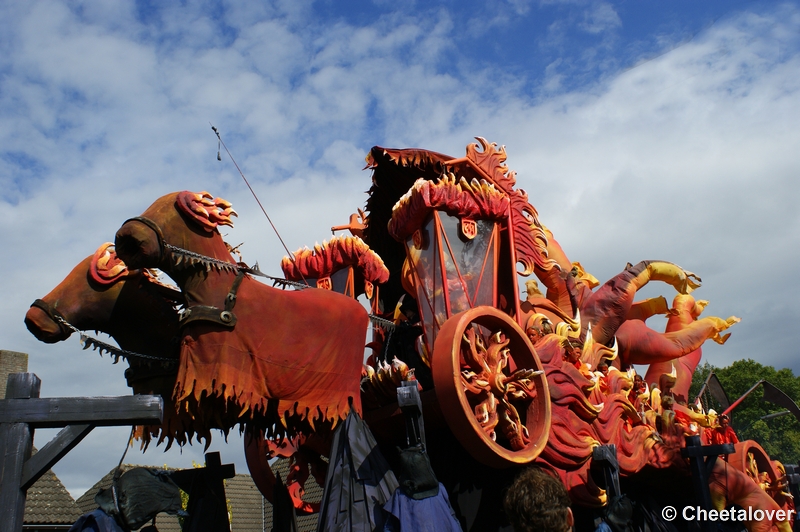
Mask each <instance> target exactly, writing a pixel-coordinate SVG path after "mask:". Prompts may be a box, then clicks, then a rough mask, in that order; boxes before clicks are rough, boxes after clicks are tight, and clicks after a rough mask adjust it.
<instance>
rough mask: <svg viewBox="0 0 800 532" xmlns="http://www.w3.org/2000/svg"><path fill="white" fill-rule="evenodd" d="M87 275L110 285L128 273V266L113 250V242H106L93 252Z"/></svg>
mask: <svg viewBox="0 0 800 532" xmlns="http://www.w3.org/2000/svg"><path fill="white" fill-rule="evenodd" d="M89 275H91V277H92V279H93V280H94V281H96V282H98V283H100V284H102V285H110V284H114V283H115V282H117V281H119V280H120V279H122V278H123V277H125V276H127V275H128V267H127V266H126V265H125V263H124V262H122V261H121V260H120V259H119V257H117V253H116V251H115V250H114V244H112V243H111V242H106V243H105V244H103V245H102V246H100V247H99V248H97V251H95V252H94V257H92V263H91V265H90V266H89Z"/></svg>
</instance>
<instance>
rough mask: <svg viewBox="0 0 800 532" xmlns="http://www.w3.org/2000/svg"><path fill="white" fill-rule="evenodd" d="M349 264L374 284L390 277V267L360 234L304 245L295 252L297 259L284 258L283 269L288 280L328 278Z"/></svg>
mask: <svg viewBox="0 0 800 532" xmlns="http://www.w3.org/2000/svg"><path fill="white" fill-rule="evenodd" d="M346 266H357V267H358V269H359V271H361V273H362V274H363V275H364V279H365V280H367V281H369V282H371V283H375V284H382V283H385V282H386V281H388V280H389V269H388V268H386V265H385V264H384V263H383V259H381V258H380V256H379V255H378V254H377V253H375V252H374V251H372V250H371V249H370V248H369V246H368V245H367V244H365V243H364V241H363V240H361V239H360V238H359V237H357V236H345V235H342V236H335V237H333V238H331V239H330V240H329V241H323V242H322V245H320V244H315V245H314V248H313V249H309V248H308V247H304V248H301V249H298V250H297V251H295V252H294V260H292V259H291V258H290V257H283V260H282V261H281V268H282V269H283V273H284V275H285V276H286V278H287V279H289V280H292V281H299V280H301V279H305V278H308V277H310V278H312V279H316V278H320V277H327V276H329V275H331V274H332V273H334V272H335V271H337V270H339V269H341V268H344V267H346Z"/></svg>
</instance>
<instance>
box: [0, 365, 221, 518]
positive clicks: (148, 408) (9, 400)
mask: <svg viewBox="0 0 800 532" xmlns="http://www.w3.org/2000/svg"><path fill="white" fill-rule="evenodd" d="M41 386H42V381H41V380H40V379H39V377H37V376H36V375H34V374H33V373H12V374H11V375H9V376H8V385H7V386H6V398H5V399H2V400H0V524H2V531H3V532H6V531H8V532H20V531H21V530H22V523H23V519H24V517H25V499H26V495H27V491H28V488H29V487H31V485H32V484H33V483H34V482H36V480H37V479H38V478H39V477H41V476H42V474H43V473H44V472H45V471H47V470H48V469H50V468H51V467H52V466H53V465H54V464H55V463H56V462H58V460H60V459H61V457H63V456H64V455H65V454H67V453H68V452H69V451H70V449H72V448H73V447H75V446H76V445H77V444H78V442H80V441H81V440H82V439H83V438H84V437H85V436H86V435H87V434H89V432H91V431H92V429H93V428H94V427H96V426H106V427H112V426H120V425H149V424H151V423H161V419H162V417H163V411H164V400H163V399H162V398H161V397H160V396H156V395H134V396H124V397H55V398H45V399H42V398H39V391H40V390H41ZM40 427H65V428H64V430H62V431H61V432H59V433H58V435H57V436H56V437H55V438H53V440H52V441H50V442H48V443H47V445H45V446H44V447H42V449H41V450H40V451H39V452H38V453H36V456H34V457H33V458H31V450H32V447H33V431H34V430H35V429H36V428H40ZM220 482H221V481H220ZM226 516H227V514H226Z"/></svg>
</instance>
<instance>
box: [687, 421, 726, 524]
mask: <svg viewBox="0 0 800 532" xmlns="http://www.w3.org/2000/svg"><path fill="white" fill-rule="evenodd" d="M733 451H734V449H733V444H732V443H723V444H722V445H701V444H700V436H686V447H684V448H683V449H681V456H682V457H684V458H688V459H689V470H690V471H691V472H692V484H693V485H694V494H695V497H697V502H699V503H700V506H701V507H702V508H703V509H704V510H706V511H710V510H712V509H713V508H714V506H713V505H712V503H711V491H710V490H709V487H708V479H709V477H710V476H711V471H712V470H713V469H714V464H715V463H716V461H717V457H718V456H719V455H721V454H731V453H733ZM700 526H701V528H702V529H703V530H705V531H710V532H713V531H714V530H716V529H717V525H716V523H715V522H714V521H703V522H702V523H701V524H700Z"/></svg>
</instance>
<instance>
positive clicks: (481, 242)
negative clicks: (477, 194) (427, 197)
mask: <svg viewBox="0 0 800 532" xmlns="http://www.w3.org/2000/svg"><path fill="white" fill-rule="evenodd" d="M438 215H439V219H440V221H441V225H442V228H443V229H444V236H445V237H446V240H444V239H443V242H442V248H443V251H444V256H445V267H446V271H447V287H448V293H449V294H450V309H451V313H453V314H455V313H457V312H461V311H462V310H466V309H468V308H471V307H475V306H478V305H491V306H494V271H495V260H496V259H495V248H496V238H494V233H495V231H494V228H495V223H494V222H492V221H489V220H475V221H474V223H475V236H474V238H472V239H470V238H468V237H466V236H465V235H464V234H463V232H462V230H461V220H460V219H459V218H457V217H455V216H449V215H447V214H445V213H443V212H440V213H438ZM465 288H466V294H465Z"/></svg>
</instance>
